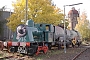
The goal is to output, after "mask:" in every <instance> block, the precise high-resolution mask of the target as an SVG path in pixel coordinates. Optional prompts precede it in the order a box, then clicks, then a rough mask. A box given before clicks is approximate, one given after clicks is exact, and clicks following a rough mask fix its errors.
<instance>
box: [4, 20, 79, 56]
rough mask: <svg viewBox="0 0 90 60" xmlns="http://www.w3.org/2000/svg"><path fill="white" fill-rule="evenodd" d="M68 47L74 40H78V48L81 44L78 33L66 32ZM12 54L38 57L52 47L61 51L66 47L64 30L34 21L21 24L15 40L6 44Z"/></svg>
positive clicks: (15, 34)
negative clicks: (17, 53)
mask: <svg viewBox="0 0 90 60" xmlns="http://www.w3.org/2000/svg"><path fill="white" fill-rule="evenodd" d="M65 37H66V40H65V42H66V47H69V45H72V39H73V38H75V37H76V38H77V39H76V43H75V44H77V45H78V46H79V45H80V44H81V40H80V34H79V32H78V31H73V30H68V29H66V30H65ZM4 46H5V47H8V48H9V50H10V52H19V53H22V54H27V55H33V54H36V55H38V54H39V53H40V52H44V53H46V52H47V51H48V50H49V49H51V48H52V47H54V46H55V47H58V49H60V48H61V47H62V46H64V29H63V28H62V27H60V26H54V25H52V24H36V23H34V22H33V20H28V21H27V22H26V25H24V24H20V25H18V26H17V28H16V32H15V33H14V35H13V40H12V41H8V42H4Z"/></svg>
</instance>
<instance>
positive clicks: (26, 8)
mask: <svg viewBox="0 0 90 60" xmlns="http://www.w3.org/2000/svg"><path fill="white" fill-rule="evenodd" d="M27 10H28V0H26V6H25V22H26V21H27V18H28V17H27V15H28V14H27Z"/></svg>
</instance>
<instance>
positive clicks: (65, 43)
mask: <svg viewBox="0 0 90 60" xmlns="http://www.w3.org/2000/svg"><path fill="white" fill-rule="evenodd" d="M65 27H66V26H65V5H64V52H65V53H66V34H65V30H66V28H65Z"/></svg>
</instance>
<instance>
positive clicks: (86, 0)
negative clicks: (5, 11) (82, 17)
mask: <svg viewBox="0 0 90 60" xmlns="http://www.w3.org/2000/svg"><path fill="white" fill-rule="evenodd" d="M12 1H16V0H0V8H1V7H2V6H5V5H6V7H7V8H11V9H12ZM53 2H54V4H56V6H57V7H59V8H60V9H62V10H64V8H63V6H64V5H71V4H77V3H83V4H81V5H75V6H74V7H75V8H76V9H77V10H79V9H80V14H81V13H82V12H83V11H86V13H87V15H88V19H89V20H90V15H89V14H90V8H89V6H90V0H53ZM70 9H71V6H66V7H65V12H66V14H67V13H68V11H69V10H70Z"/></svg>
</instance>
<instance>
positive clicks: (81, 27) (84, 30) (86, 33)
mask: <svg viewBox="0 0 90 60" xmlns="http://www.w3.org/2000/svg"><path fill="white" fill-rule="evenodd" d="M89 25H90V22H89V20H87V16H86V13H85V12H83V13H82V15H81V17H80V18H79V19H78V24H77V26H76V30H78V31H79V32H80V33H81V35H82V39H90V27H89Z"/></svg>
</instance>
